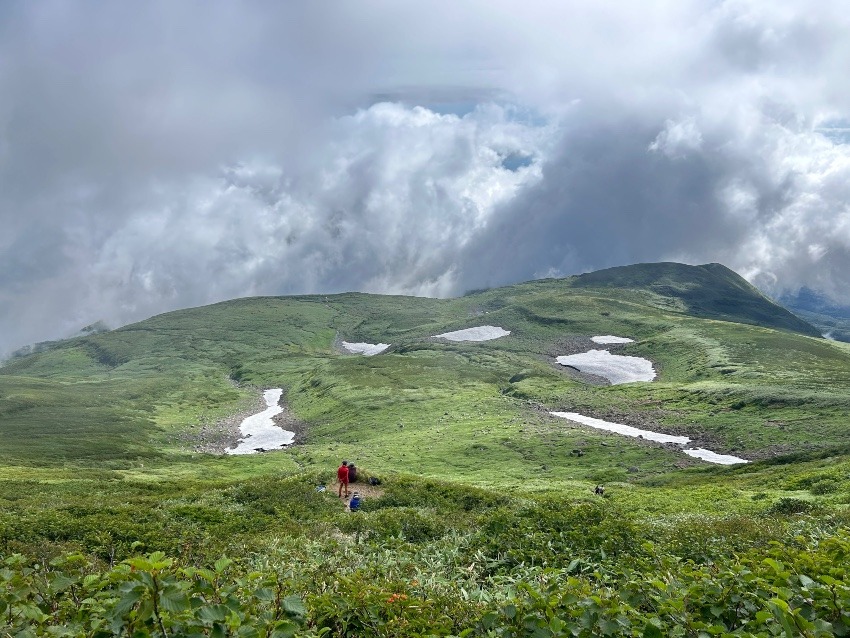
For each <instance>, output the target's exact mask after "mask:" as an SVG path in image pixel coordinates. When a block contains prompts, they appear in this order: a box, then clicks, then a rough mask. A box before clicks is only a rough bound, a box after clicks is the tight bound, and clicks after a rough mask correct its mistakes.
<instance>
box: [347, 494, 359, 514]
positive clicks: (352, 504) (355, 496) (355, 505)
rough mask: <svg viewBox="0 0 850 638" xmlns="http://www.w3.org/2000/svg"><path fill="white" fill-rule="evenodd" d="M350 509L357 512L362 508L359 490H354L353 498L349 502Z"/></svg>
mask: <svg viewBox="0 0 850 638" xmlns="http://www.w3.org/2000/svg"><path fill="white" fill-rule="evenodd" d="M348 509H350V510H351V511H352V512H356V511H357V510H359V509H360V494H358V493H357V492H354V494H352V495H351V500H350V501H349V502H348Z"/></svg>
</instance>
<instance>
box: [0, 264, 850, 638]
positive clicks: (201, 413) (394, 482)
mask: <svg viewBox="0 0 850 638" xmlns="http://www.w3.org/2000/svg"><path fill="white" fill-rule="evenodd" d="M488 325H489V326H499V327H502V328H504V329H506V330H510V335H508V336H504V337H501V338H498V339H494V340H491V341H484V342H452V341H447V340H444V339H435V338H434V335H438V334H441V333H444V332H447V331H452V330H459V329H464V328H470V327H476V326H488ZM597 335H616V336H621V337H628V338H631V339H633V340H634V341H633V342H632V343H627V344H623V345H607V346H606V345H600V344H598V343H595V342H594V341H593V340H592V339H591V337H593V336H597ZM811 335H812V330H811V328H810V327H809V326H807V325H806V324H804V323H803V324H801V323H800V322H799V320H796V318H794V317H793V316H792V315H789V314H788V313H787V312H786V311H784V310H782V309H781V308H779V307H778V306H775V305H773V304H770V303H769V302H766V300H764V298H763V297H762V296H761V295H759V294H758V293H757V292H756V291H754V290H753V289H752V288H750V287H749V286H748V285H746V284H745V283H742V280H740V278H738V277H737V275H734V273H731V272H730V271H728V270H727V269H725V268H723V267H721V266H717V265H708V266H698V267H691V266H680V265H675V264H648V265H639V266H634V267H629V268H622V269H611V270H608V271H601V272H599V273H590V274H587V275H580V276H577V277H571V278H566V279H557V280H541V281H533V282H528V283H524V284H518V285H515V286H508V287H504V288H499V289H493V290H486V291H478V292H475V293H472V294H469V295H466V296H464V297H461V298H457V299H445V300H440V299H423V298H412V297H399V296H381V295H367V294H357V293H349V294H341V295H327V296H325V295H314V296H298V297H264V298H254V299H239V300H235V301H230V302H225V303H220V304H215V305H211V306H206V307H202V308H192V309H187V310H181V311H177V312H171V313H167V314H163V315H160V316H157V317H152V318H150V319H148V320H146V321H142V322H139V323H136V324H133V325H129V326H125V327H123V328H121V329H118V330H114V331H111V332H105V333H101V334H96V335H90V336H86V337H81V338H76V339H71V340H67V341H63V342H58V343H55V344H49V345H48V346H45V349H44V350H42V351H41V352H38V353H34V354H31V355H29V356H23V357H18V358H15V359H13V360H11V361H10V362H8V363H7V364H6V365H4V366H3V367H0V437H2V441H3V445H2V446H0V562H2V563H3V566H4V568H3V569H2V570H0V572H2V574H0V582H2V583H3V585H4V587H5V589H4V591H5V592H6V594H5V595H6V598H3V599H2V600H0V603H2V604H3V605H5V607H2V609H3V610H4V611H3V614H2V616H3V620H2V622H5V623H6V625H8V627H11V628H12V629H11V630H10V631H12V632H14V633H16V634H20V635H37V636H42V635H56V627H57V626H60V625H61V626H62V627H67V628H70V629H68V631H71V632H72V633H73V632H76V634H74V635H77V634H79V635H83V634H86V635H89V634H91V635H94V634H95V633H96V632H95V629H94V628H95V627H96V626H97V627H101V628H103V627H112V628H113V629H114V631H115V632H118V633H120V632H122V631H124V630H125V629H126V632H125V633H127V634H131V633H132V634H134V635H162V634H165V633H168V634H169V635H190V634H191V635H213V634H215V635H224V634H225V633H226V632H227V631H230V630H233V631H232V633H235V632H236V630H237V628H238V631H239V633H240V635H258V634H257V633H255V632H254V630H255V629H256V630H258V631H260V630H261V632H265V635H281V636H283V635H305V636H310V635H315V636H318V635H339V636H343V635H358V636H419V635H459V634H461V633H462V632H467V633H465V634H464V635H476V636H492V635H586V636H592V635H593V636H595V635H614V636H616V635H652V636H658V635H677V634H676V632H679V633H681V631H680V629H681V628H682V627H684V626H687V627H689V628H690V629H689V631H691V630H692V633H694V635H697V633H698V632H699V631H703V630H705V631H706V632H708V633H713V634H719V635H722V634H723V633H724V632H725V633H726V634H727V635H733V634H734V635H781V634H782V633H783V632H784V633H785V634H786V635H794V632H795V630H794V627H802V628H803V629H805V630H806V631H809V629H810V628H813V627H816V628H817V630H818V631H819V632H821V633H820V634H816V633H812V632H810V635H829V633H830V632H833V633H838V631H845V633H846V631H850V627H848V626H847V623H845V620H846V616H845V615H842V614H843V611H842V609H844V608H845V607H843V606H846V601H847V600H850V598H848V590H847V588H846V587H844V586H843V585H840V583H842V582H844V581H845V580H846V577H847V570H846V566H845V563H846V561H842V560H841V557H844V556H846V554H847V552H850V539H848V537H847V534H846V531H842V530H843V529H844V528H846V527H847V525H848V522H850V518H848V514H847V511H848V510H847V504H848V503H850V478H848V477H850V449H848V446H847V427H848V426H847V414H848V413H850V345H848V344H842V343H837V342H833V341H829V340H826V339H822V338H816V337H814V336H811ZM343 341H348V342H368V343H379V342H382V343H389V344H391V345H390V347H389V349H387V350H386V351H385V352H384V353H382V354H380V355H377V356H373V357H365V356H361V355H357V354H351V353H348V352H346V351H345V350H344V349H343V348H342V347H341V344H342V342H343ZM592 349H608V350H609V351H610V352H611V353H615V354H618V355H626V356H632V357H642V358H645V359H648V360H649V361H651V363H652V365H653V367H654V370H655V371H656V373H657V377H656V378H655V380H653V381H651V382H638V383H628V384H623V385H606V384H604V383H602V382H600V379H599V378H598V377H589V376H587V375H581V374H577V373H576V372H575V371H572V370H570V369H568V368H565V367H563V366H561V365H559V364H558V363H557V362H556V360H555V357H557V356H559V355H563V354H576V353H583V352H587V351H589V350H592ZM277 387H280V388H284V389H285V391H286V395H285V398H286V404H287V408H288V410H289V412H290V421H289V423H295V425H294V426H292V427H296V428H297V429H298V434H299V443H298V444H297V445H294V446H291V447H290V448H288V449H286V450H281V451H274V452H270V453H266V454H256V455H250V456H225V455H222V454H221V453H222V452H223V450H224V449H225V447H227V446H228V445H232V444H233V442H234V430H235V426H236V425H237V424H238V422H239V419H240V418H241V417H242V416H244V415H246V414H249V413H253V412H257V411H259V410H260V409H261V407H262V406H261V405H260V404H259V398H260V391H261V390H262V389H263V388H277ZM550 411H565V412H578V413H580V414H583V415H586V416H592V417H597V418H602V419H606V420H610V421H614V422H617V423H623V424H628V425H633V426H637V427H641V428H644V429H650V430H653V431H657V432H663V433H667V434H675V435H687V436H689V437H690V438H691V439H692V444H693V445H694V446H695V447H704V448H708V449H711V450H714V451H716V452H720V453H726V454H734V455H737V456H741V457H743V458H746V459H748V460H750V461H752V462H751V463H748V464H746V465H738V466H716V465H711V464H709V463H706V462H704V461H701V460H698V459H694V458H692V457H690V456H686V455H685V454H684V453H683V452H682V450H681V448H680V447H679V446H676V445H665V444H660V443H653V442H651V441H647V440H643V439H638V438H627V437H622V436H619V435H614V434H609V433H607V432H603V431H600V430H594V429H592V428H589V427H586V426H582V425H580V424H578V423H574V422H568V421H565V420H563V419H559V418H556V417H554V416H551V415H550ZM343 458H346V459H350V460H353V461H355V462H356V463H357V465H358V467H360V468H361V471H362V472H363V473H364V474H365V475H366V476H377V477H380V478H381V479H382V481H383V482H382V484H381V485H380V486H377V487H373V486H363V484H362V483H360V484H358V485H357V486H356V488H357V489H360V490H364V492H365V500H364V505H363V511H361V512H359V513H356V514H352V513H349V512H346V511H345V509H344V507H343V505H342V503H341V502H340V500H339V499H338V498H337V495H336V490H335V486H330V487H331V489H329V490H326V491H322V490H321V484H323V483H327V482H332V481H333V477H334V476H335V474H334V472H335V468H336V466H337V465H338V463H339V461H340V460H341V459H343ZM600 483H604V484H605V486H606V491H605V496H604V498H602V497H599V496H596V495H595V494H594V491H593V490H594V487H595V486H596V485H597V484H600ZM155 551H162V552H166V553H167V554H168V555H169V556H170V557H174V559H175V562H174V563H172V562H171V559H170V558H163V557H162V556H159V555H153V556H151V557H150V558H146V559H142V558H138V557H135V558H132V559H131V561H132V562H130V563H125V564H118V565H115V566H114V567H113V565H114V563H116V562H120V561H121V560H123V559H125V558H127V557H130V556H136V555H137V554H139V553H140V552H155ZM18 553H20V554H24V555H27V556H30V557H31V558H23V557H21V556H19V555H18ZM223 554H227V555H230V556H231V557H233V558H234V559H235V562H234V563H229V562H228V561H226V560H220V558H221V556H222V555H223ZM56 556H59V558H55V559H54V557H56ZM62 556H64V558H63V557H62ZM47 566H49V567H47ZM197 567H205V568H207V570H204V569H202V570H200V571H199V570H197V569H196V568H197ZM801 575H805V579H804V578H803V577H802V576H801ZM827 578H828V579H831V580H827ZM835 583H839V585H835ZM160 586H161V587H162V590H161V591H160V590H158V589H157V588H159V587H160ZM601 588H602V589H601ZM116 591H118V592H119V593H118V594H116V593H115V592H116ZM718 592H719V593H718ZM80 600H83V601H84V604H83V605H82V606H81V605H80V604H79V601H80ZM154 600H156V601H158V604H161V606H159V607H158V606H155V605H154ZM681 600H688V601H689V605H688V607H687V609H686V610H683V608H682V606H681V604H680V601H681ZM736 601H746V604H745V605H740V604H738V602H736ZM776 601H780V602H781V603H783V604H784V605H785V606H784V607H783V605H780V604H779V602H776ZM157 610H164V611H157ZM783 614H784V615H783ZM555 621H557V622H555ZM538 630H539V631H538ZM63 631H64V629H63ZM145 631H147V632H148V634H145V633H144V632H145ZM21 632H28V633H21ZM273 632H277V633H273ZM547 632H548V633H547ZM748 632H749V633H748ZM97 635H100V634H97ZM259 635H264V634H262V633H260V634H259Z"/></svg>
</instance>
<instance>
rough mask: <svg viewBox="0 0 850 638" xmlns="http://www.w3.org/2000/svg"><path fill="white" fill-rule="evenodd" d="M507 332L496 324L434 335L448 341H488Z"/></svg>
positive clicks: (507, 332)
mask: <svg viewBox="0 0 850 638" xmlns="http://www.w3.org/2000/svg"><path fill="white" fill-rule="evenodd" d="M509 334H511V331H510V330H505V329H504V328H499V327H498V326H478V327H476V328H466V329H465V330H455V331H454V332H444V333H443V334H441V335H434V337H439V338H441V339H448V340H449V341H490V339H498V338H499V337H504V336H506V335H509Z"/></svg>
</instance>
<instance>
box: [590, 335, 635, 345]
mask: <svg viewBox="0 0 850 638" xmlns="http://www.w3.org/2000/svg"><path fill="white" fill-rule="evenodd" d="M590 340H591V341H592V342H593V343H634V342H635V340H634V339H629V338H628V337H615V336H614V335H602V336H601V337H591V338H590Z"/></svg>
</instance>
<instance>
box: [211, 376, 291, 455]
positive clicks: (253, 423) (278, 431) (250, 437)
mask: <svg viewBox="0 0 850 638" xmlns="http://www.w3.org/2000/svg"><path fill="white" fill-rule="evenodd" d="M282 395H283V389H282V388H274V389H273V390H266V391H265V392H263V399H265V401H266V405H267V406H268V407H267V408H266V409H265V410H263V411H262V412H259V413H257V414H252V415H251V416H249V417H248V418H246V419H245V420H244V421H242V423H241V425H240V426H239V431H240V432H241V433H242V437H243V438H242V440H241V441H240V442H239V445H237V446H236V447H235V448H233V449H231V450H227V453H228V454H254V453H255V452H260V451H265V450H279V449H280V448H282V447H284V446H286V445H289V444H290V443H292V441H293V440H294V439H295V433H294V432H290V431H289V430H284V429H283V428H279V427H277V426H276V425H275V424H274V421H273V420H272V419H273V418H274V417H275V416H276V415H278V414H280V413H281V412H283V408H282V407H281V406H279V405H278V403H279V402H280V397H281V396H282Z"/></svg>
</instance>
